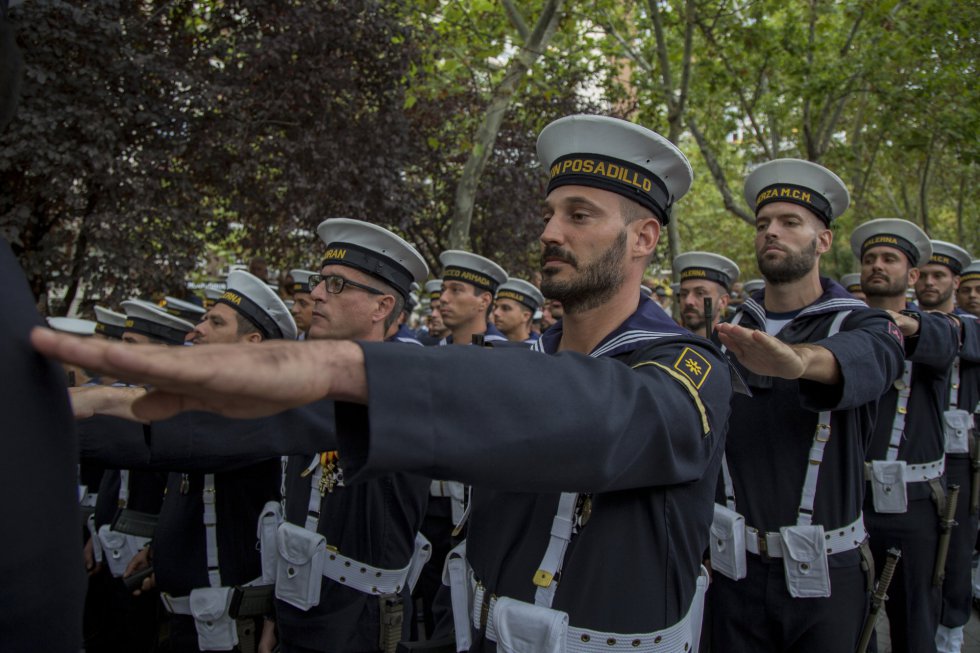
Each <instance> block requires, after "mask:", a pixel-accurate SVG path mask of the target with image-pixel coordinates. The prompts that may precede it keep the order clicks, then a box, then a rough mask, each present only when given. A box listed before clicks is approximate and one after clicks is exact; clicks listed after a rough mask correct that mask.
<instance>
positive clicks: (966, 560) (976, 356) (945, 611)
mask: <svg viewBox="0 0 980 653" xmlns="http://www.w3.org/2000/svg"><path fill="white" fill-rule="evenodd" d="M955 315H956V316H957V317H958V318H959V319H960V320H961V322H962V343H963V344H962V346H961V347H960V353H959V363H958V364H959V372H958V376H959V383H958V385H959V387H958V388H956V393H957V400H956V402H955V405H956V407H958V408H961V409H963V410H965V411H967V412H968V413H971V414H973V415H974V418H975V417H976V414H975V411H976V410H977V407H978V404H980V325H978V324H977V321H976V318H974V317H973V316H972V315H970V314H968V313H964V312H961V311H959V310H957V311H955ZM952 390H953V389H952V387H951V388H950V392H952ZM974 429H976V425H974ZM976 447H977V442H976V432H974V434H973V436H972V437H971V438H970V441H969V443H968V452H967V453H949V452H947V453H946V482H947V483H948V484H949V485H959V486H960V496H959V501H958V502H957V504H956V526H954V527H953V534H952V537H951V539H950V543H949V555H948V557H947V558H946V578H945V580H944V581H943V591H942V610H941V613H940V623H941V624H942V625H943V626H946V627H947V628H956V627H959V626H964V625H966V623H967V622H968V621H969V620H970V599H971V598H972V592H973V590H972V582H971V577H972V569H971V564H970V563H971V559H972V556H973V549H974V546H975V544H976V540H977V535H976V534H977V526H978V521H977V512H976V511H975V510H971V506H970V497H971V496H972V491H973V464H972V459H973V458H974V456H975V454H976Z"/></svg>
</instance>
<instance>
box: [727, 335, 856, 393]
mask: <svg viewBox="0 0 980 653" xmlns="http://www.w3.org/2000/svg"><path fill="white" fill-rule="evenodd" d="M717 332H718V339H719V340H720V341H721V344H723V345H725V346H726V347H728V349H729V351H731V352H732V353H733V354H735V358H737V359H738V362H740V363H741V364H742V365H744V366H745V367H747V368H748V369H749V370H751V371H752V372H755V373H756V374H760V375H762V376H775V377H779V378H781V379H800V378H803V379H809V380H811V381H817V382H819V383H836V382H837V381H839V380H840V366H839V365H838V364H837V359H835V358H834V355H833V354H832V353H831V352H830V351H829V350H827V349H825V348H823V347H818V346H816V345H808V344H800V345H788V344H786V343H785V342H783V341H781V340H779V339H778V338H774V337H773V336H770V335H769V334H767V333H766V332H765V331H758V330H755V329H746V328H745V327H741V326H738V325H737V324H727V323H723V324H719V325H718V327H717Z"/></svg>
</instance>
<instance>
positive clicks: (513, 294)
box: [497, 288, 540, 311]
mask: <svg viewBox="0 0 980 653" xmlns="http://www.w3.org/2000/svg"><path fill="white" fill-rule="evenodd" d="M497 299H512V300H514V301H515V302H517V303H518V304H522V305H524V306H527V307H528V308H529V309H531V310H532V311H536V310H538V309H539V308H540V306H539V305H538V302H537V301H535V299H534V298H533V297H531V296H530V295H525V294H524V293H521V292H517V291H516V290H508V289H507V288H504V289H503V290H500V291H498V292H497Z"/></svg>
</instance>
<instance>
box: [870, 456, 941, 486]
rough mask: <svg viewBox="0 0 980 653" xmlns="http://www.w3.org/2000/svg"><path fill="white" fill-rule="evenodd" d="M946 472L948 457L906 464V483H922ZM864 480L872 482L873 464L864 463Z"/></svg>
mask: <svg viewBox="0 0 980 653" xmlns="http://www.w3.org/2000/svg"><path fill="white" fill-rule="evenodd" d="M945 472H946V457H945V456H944V457H942V458H940V459H939V460H934V461H932V462H931V463H915V464H914V465H913V464H911V463H906V465H905V482H906V483H921V482H923V481H931V480H933V479H936V478H939V477H941V476H942V475H943V474H944V473H945ZM864 480H866V481H870V480H871V463H864Z"/></svg>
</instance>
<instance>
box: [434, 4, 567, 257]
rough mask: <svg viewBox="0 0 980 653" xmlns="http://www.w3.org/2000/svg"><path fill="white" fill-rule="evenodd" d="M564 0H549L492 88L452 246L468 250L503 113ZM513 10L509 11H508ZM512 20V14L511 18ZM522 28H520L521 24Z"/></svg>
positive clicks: (466, 171)
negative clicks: (480, 190) (475, 209)
mask: <svg viewBox="0 0 980 653" xmlns="http://www.w3.org/2000/svg"><path fill="white" fill-rule="evenodd" d="M562 2H563V0H548V4H547V5H545V7H544V10H543V11H542V12H541V16H540V17H539V18H538V22H537V24H536V25H535V26H534V30H532V32H531V35H530V36H529V37H528V39H527V40H526V41H525V43H524V46H523V48H522V49H521V51H520V52H519V53H518V54H517V55H516V56H515V57H514V58H513V59H511V61H510V64H509V65H508V66H507V72H506V74H505V75H504V79H503V80H502V81H501V82H500V84H499V85H498V86H497V88H495V89H494V91H493V96H492V98H491V99H490V106H489V107H488V108H487V112H486V114H485V115H484V118H483V124H481V125H480V128H479V129H478V130H477V132H476V138H475V139H474V143H473V149H472V150H470V156H469V158H468V159H467V160H466V165H465V166H464V167H463V174H462V176H461V177H460V179H459V184H458V185H457V186H456V197H455V200H454V203H453V221H452V224H451V225H450V227H449V247H450V249H469V247H470V226H471V225H472V223H473V205H474V203H475V201H476V191H477V187H478V186H479V183H480V176H481V175H482V174H483V169H484V167H486V164H487V161H488V160H489V159H490V155H491V154H492V153H493V146H494V143H496V141H497V134H498V133H499V131H500V125H501V124H502V123H503V120H504V115H505V114H506V113H507V108H508V107H509V106H510V102H511V99H512V98H513V96H514V92H515V91H516V90H517V86H518V84H520V82H521V80H522V79H524V76H525V75H526V74H527V71H528V70H530V69H531V66H533V65H534V62H535V61H537V59H538V57H540V56H541V53H542V52H543V51H544V49H545V48H546V47H547V45H548V42H549V41H550V40H551V37H552V36H553V35H554V33H555V29H556V28H557V26H558V19H559V17H560V9H561V6H562ZM509 13H510V12H509ZM512 20H513V17H512ZM518 29H519V31H520V28H519V27H518Z"/></svg>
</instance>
